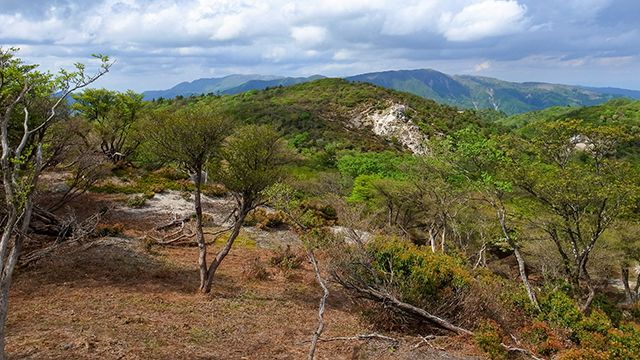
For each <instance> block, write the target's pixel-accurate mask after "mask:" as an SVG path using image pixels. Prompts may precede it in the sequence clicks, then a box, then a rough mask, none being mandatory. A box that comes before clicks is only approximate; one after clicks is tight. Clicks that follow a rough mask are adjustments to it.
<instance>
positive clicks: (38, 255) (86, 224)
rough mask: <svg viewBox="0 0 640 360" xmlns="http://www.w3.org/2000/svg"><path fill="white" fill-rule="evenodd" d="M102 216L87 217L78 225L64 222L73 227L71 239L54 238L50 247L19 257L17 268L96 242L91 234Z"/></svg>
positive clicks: (74, 222) (72, 221) (70, 221)
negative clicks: (80, 245)
mask: <svg viewBox="0 0 640 360" xmlns="http://www.w3.org/2000/svg"><path fill="white" fill-rule="evenodd" d="M34 213H35V212H34ZM102 215H103V213H97V214H94V215H93V216H91V217H89V218H88V219H86V220H84V221H82V222H80V223H77V222H76V221H75V219H73V218H72V219H70V220H67V221H66V222H67V223H68V224H69V225H68V226H69V227H71V226H72V225H73V229H74V231H73V236H71V237H62V236H58V237H57V238H56V241H55V242H53V243H52V244H51V245H49V246H47V247H45V248H41V249H37V250H34V251H31V252H29V253H26V254H24V255H23V256H21V257H20V263H19V265H18V266H19V267H21V268H22V267H26V266H28V265H30V264H32V263H35V262H37V261H39V260H42V259H43V258H46V257H47V256H49V255H50V254H52V253H54V252H57V251H60V250H63V249H72V248H74V247H75V246H76V245H79V244H90V243H92V242H93V241H98V240H99V238H91V234H93V232H94V231H95V228H96V226H97V225H98V223H99V222H100V219H101V218H102ZM22 235H24V236H27V235H26V234H22ZM87 241H88V242H87Z"/></svg>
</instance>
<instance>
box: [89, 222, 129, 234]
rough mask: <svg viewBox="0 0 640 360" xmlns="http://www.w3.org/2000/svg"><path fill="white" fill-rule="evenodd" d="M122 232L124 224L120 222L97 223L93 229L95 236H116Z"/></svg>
mask: <svg viewBox="0 0 640 360" xmlns="http://www.w3.org/2000/svg"><path fill="white" fill-rule="evenodd" d="M123 232H124V225H122V224H120V223H115V224H98V225H97V226H96V229H95V230H94V232H93V233H94V236H96V237H110V236H113V237H117V236H121V235H122V233H123Z"/></svg>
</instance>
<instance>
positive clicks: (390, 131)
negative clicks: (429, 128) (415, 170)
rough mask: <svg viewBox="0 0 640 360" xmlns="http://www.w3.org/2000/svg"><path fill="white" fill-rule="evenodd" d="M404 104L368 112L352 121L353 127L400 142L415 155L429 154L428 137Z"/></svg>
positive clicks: (394, 104) (391, 104) (360, 114)
mask: <svg viewBox="0 0 640 360" xmlns="http://www.w3.org/2000/svg"><path fill="white" fill-rule="evenodd" d="M407 110H408V109H407V107H406V106H405V105H403V104H396V103H390V104H389V106H388V107H387V108H385V109H383V110H372V109H369V110H366V111H363V112H361V113H359V114H357V115H356V116H355V117H354V118H353V119H352V120H351V126H353V127H355V128H359V129H370V130H371V131H372V132H373V133H374V134H375V135H377V136H380V137H383V138H384V139H386V140H388V141H394V142H398V143H399V144H401V145H402V146H404V147H405V148H407V149H409V150H411V152H413V153H414V154H420V155H422V154H427V153H428V152H429V150H428V147H427V141H428V138H427V135H425V134H424V132H422V130H420V128H419V127H418V126H417V125H416V124H415V123H414V122H413V121H412V120H411V118H410V117H409V116H408V115H407Z"/></svg>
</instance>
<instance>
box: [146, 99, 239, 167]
mask: <svg viewBox="0 0 640 360" xmlns="http://www.w3.org/2000/svg"><path fill="white" fill-rule="evenodd" d="M232 127H233V123H232V122H231V121H230V119H229V118H227V117H225V116H224V115H222V114H220V112H219V110H218V109H216V108H214V107H213V106H211V105H209V104H206V103H202V102H199V103H193V104H190V105H188V106H185V107H182V108H179V109H172V108H166V109H160V110H157V111H156V112H155V113H154V114H153V116H150V117H149V118H148V119H146V124H145V128H146V131H145V136H146V140H147V141H148V143H149V144H150V145H151V146H152V147H153V149H154V150H153V154H154V155H155V157H157V158H159V159H161V160H163V161H173V162H175V163H177V164H178V165H179V166H181V167H183V168H184V169H186V170H188V171H189V172H191V173H196V174H197V173H199V172H201V171H202V170H203V169H204V168H205V166H206V165H207V164H208V163H209V161H211V160H212V159H213V157H214V156H216V155H217V150H218V149H219V148H220V146H221V144H222V141H223V139H224V138H225V136H227V135H228V134H229V133H230V132H231V131H232Z"/></svg>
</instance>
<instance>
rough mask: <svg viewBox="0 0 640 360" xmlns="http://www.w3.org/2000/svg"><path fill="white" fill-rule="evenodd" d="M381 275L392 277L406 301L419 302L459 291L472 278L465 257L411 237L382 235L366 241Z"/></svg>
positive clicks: (434, 301)
mask: <svg viewBox="0 0 640 360" xmlns="http://www.w3.org/2000/svg"><path fill="white" fill-rule="evenodd" d="M367 250H368V252H369V253H370V255H371V258H372V259H373V262H372V266H373V268H374V270H375V271H377V272H378V274H379V276H380V277H393V279H394V281H395V282H396V283H397V284H398V290H399V291H400V293H401V294H402V298H403V299H404V301H407V302H410V303H412V304H415V305H417V306H422V307H428V306H429V305H432V304H438V303H439V302H441V301H443V300H445V299H448V300H451V298H452V297H455V296H457V295H459V294H460V293H461V292H463V290H465V289H466V288H467V287H468V286H469V284H470V282H471V274H470V273H469V272H468V271H467V269H466V268H465V267H464V263H463V262H462V260H460V259H458V258H454V257H452V256H449V255H446V254H443V253H434V252H433V251H432V250H431V248H428V247H424V246H416V245H413V244H412V243H410V242H408V241H402V240H398V239H384V238H379V239H376V240H374V241H373V242H371V243H370V244H368V245H367Z"/></svg>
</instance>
